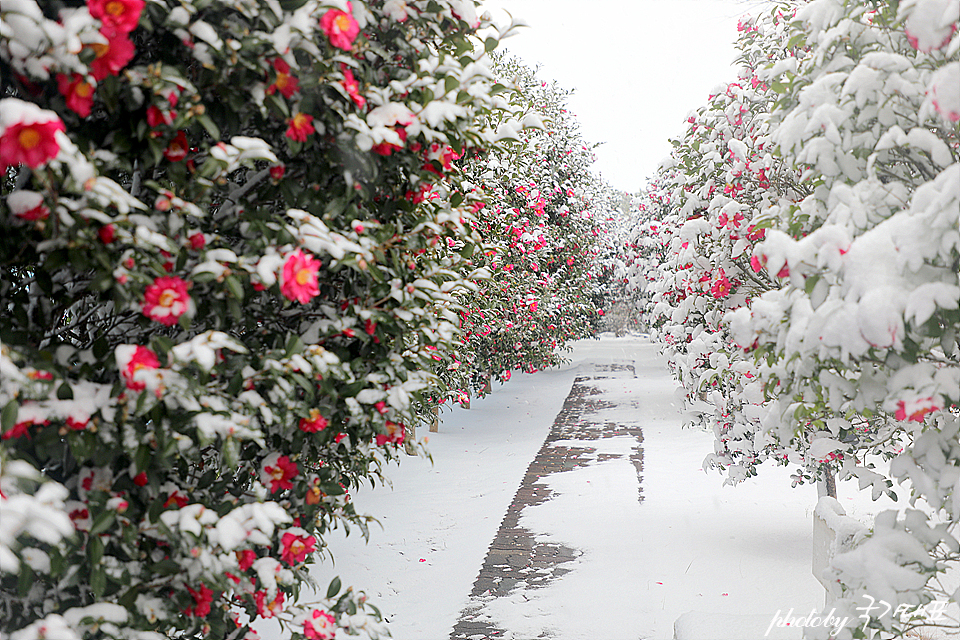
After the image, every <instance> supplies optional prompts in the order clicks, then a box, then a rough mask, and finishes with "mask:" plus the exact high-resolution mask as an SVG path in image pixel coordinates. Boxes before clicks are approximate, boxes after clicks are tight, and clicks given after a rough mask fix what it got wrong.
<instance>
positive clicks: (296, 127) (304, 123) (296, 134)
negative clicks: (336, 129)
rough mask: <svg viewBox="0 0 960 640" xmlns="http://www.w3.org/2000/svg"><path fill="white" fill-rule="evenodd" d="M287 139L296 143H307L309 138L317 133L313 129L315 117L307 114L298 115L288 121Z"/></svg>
mask: <svg viewBox="0 0 960 640" xmlns="http://www.w3.org/2000/svg"><path fill="white" fill-rule="evenodd" d="M287 124H288V125H289V126H288V127H287V131H286V134H287V137H288V138H290V139H291V140H293V141H295V142H306V141H307V136H309V135H310V134H312V133H315V132H316V129H314V128H313V116H311V115H309V114H306V113H298V114H297V115H295V116H293V117H292V118H290V119H289V120H287Z"/></svg>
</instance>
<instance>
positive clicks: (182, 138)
mask: <svg viewBox="0 0 960 640" xmlns="http://www.w3.org/2000/svg"><path fill="white" fill-rule="evenodd" d="M189 152H190V143H189V142H188V141H187V134H186V133H184V132H183V131H178V132H177V135H176V136H174V138H173V140H171V141H170V144H169V145H167V148H166V149H164V150H163V157H164V158H166V159H167V160H169V161H170V162H180V161H181V160H183V159H184V158H186V157H187V153H189Z"/></svg>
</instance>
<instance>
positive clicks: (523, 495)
mask: <svg viewBox="0 0 960 640" xmlns="http://www.w3.org/2000/svg"><path fill="white" fill-rule="evenodd" d="M625 377H626V378H635V377H636V373H635V372H634V370H633V367H632V366H631V365H617V364H612V365H594V371H593V372H590V373H586V374H583V375H581V376H579V377H577V378H576V379H575V380H574V383H573V387H572V388H571V389H570V393H569V395H568V396H567V398H566V400H565V401H564V404H563V409H562V410H561V411H560V413H559V414H557V417H556V419H555V420H554V423H553V426H552V427H551V429H550V433H549V434H548V435H547V438H546V440H545V441H544V443H543V446H542V447H541V448H540V451H539V452H538V453H537V455H536V457H535V458H534V460H533V462H531V463H530V466H529V467H528V468H527V472H526V474H525V475H524V477H523V481H522V482H521V484H520V488H519V489H518V490H517V493H516V495H515V496H514V498H513V502H512V503H511V504H510V507H509V508H508V509H507V513H506V516H504V518H503V522H502V523H501V525H500V530H499V531H498V532H497V535H496V538H494V540H493V542H492V543H491V545H490V549H489V551H488V552H487V557H486V559H485V560H484V563H483V567H482V568H481V569H480V575H479V576H478V577H477V579H476V581H475V582H474V585H473V591H472V592H471V594H470V602H469V604H468V605H467V606H466V608H465V609H464V610H463V611H462V612H461V614H460V617H459V620H458V621H457V624H456V625H455V626H454V628H453V632H452V633H451V635H450V639H451V640H486V639H488V638H500V637H504V635H505V634H506V633H507V632H508V631H509V630H506V629H500V628H498V627H497V626H496V623H495V621H494V620H492V619H491V616H489V615H487V614H486V612H485V609H486V605H487V603H489V602H490V601H491V600H492V599H493V598H498V597H505V596H508V595H510V594H511V593H513V592H514V591H515V590H517V589H520V588H524V589H536V588H541V587H544V586H546V585H548V584H549V583H551V582H552V581H554V580H556V579H558V578H559V577H561V576H563V575H564V574H566V573H568V572H569V571H570V570H571V569H570V568H569V567H568V566H565V565H568V564H569V563H570V562H572V561H573V560H575V559H576V558H577V557H578V556H579V555H580V553H581V552H580V551H579V550H577V549H571V548H568V547H565V546H563V545H557V544H548V543H543V542H537V540H536V539H535V537H534V534H533V533H532V532H531V531H529V530H527V529H525V528H523V527H522V526H521V525H520V519H521V516H522V513H523V510H524V509H525V508H527V507H530V506H535V505H538V504H541V503H543V502H545V501H547V500H549V499H550V494H551V493H552V492H551V490H550V488H549V487H548V486H547V485H546V484H545V483H544V482H542V481H541V479H542V478H544V477H545V476H549V475H551V474H555V473H561V472H564V471H570V470H572V469H576V468H577V467H580V466H583V465H586V464H588V463H590V462H593V461H596V460H608V459H610V458H614V457H622V456H620V455H619V454H599V456H591V454H594V453H596V449H594V448H590V447H588V446H582V447H581V446H571V445H570V444H567V443H569V442H570V441H579V442H578V443H577V444H579V443H580V442H583V441H590V440H601V439H603V438H611V437H615V436H625V435H628V436H632V437H633V438H635V440H636V445H635V446H634V448H633V450H632V452H631V453H630V455H629V459H630V462H632V463H633V465H634V466H635V467H636V469H637V476H638V479H639V478H640V475H641V472H642V470H643V449H642V448H641V443H642V441H643V434H642V432H641V430H640V429H639V428H638V427H626V426H622V425H618V424H615V423H611V422H606V423H601V422H599V421H598V420H596V419H594V420H591V417H593V416H595V415H596V414H597V412H598V411H599V410H601V409H604V408H609V407H611V406H612V405H610V404H609V403H606V402H604V401H603V400H601V399H599V398H597V397H596V396H598V395H600V394H601V392H600V390H599V389H597V388H596V386H594V385H591V381H593V380H599V379H606V378H625ZM642 493H643V490H642V485H641V489H640V495H638V496H637V499H638V503H639V502H640V501H642V500H643V495H642ZM541 637H548V636H546V635H542V636H541Z"/></svg>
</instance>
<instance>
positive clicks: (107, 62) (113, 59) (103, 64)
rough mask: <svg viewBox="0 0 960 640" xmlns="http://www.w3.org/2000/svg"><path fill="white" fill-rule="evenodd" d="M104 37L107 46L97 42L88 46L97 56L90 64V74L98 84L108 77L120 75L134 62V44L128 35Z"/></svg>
mask: <svg viewBox="0 0 960 640" xmlns="http://www.w3.org/2000/svg"><path fill="white" fill-rule="evenodd" d="M103 35H104V36H106V38H107V43H106V44H103V43H100V42H96V43H94V44H91V45H88V46H89V47H90V48H91V49H93V51H94V53H95V54H96V56H97V57H96V58H94V60H93V62H91V63H90V73H91V75H93V79H94V80H96V81H97V82H100V81H101V80H103V79H104V78H106V77H107V76H115V75H117V74H118V73H120V70H121V69H123V68H124V67H125V66H127V63H128V62H130V61H131V60H133V54H134V53H135V49H134V47H133V43H132V42H131V41H130V38H128V37H127V36H126V34H119V35H114V36H109V35H107V34H103Z"/></svg>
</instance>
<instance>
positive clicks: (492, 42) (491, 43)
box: [483, 37, 500, 53]
mask: <svg viewBox="0 0 960 640" xmlns="http://www.w3.org/2000/svg"><path fill="white" fill-rule="evenodd" d="M499 44H500V41H499V40H497V39H496V38H493V37H490V38H487V39H486V40H484V41H483V48H484V50H485V51H486V52H487V53H490V52H491V51H493V50H494V49H496V48H497V45H499Z"/></svg>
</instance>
